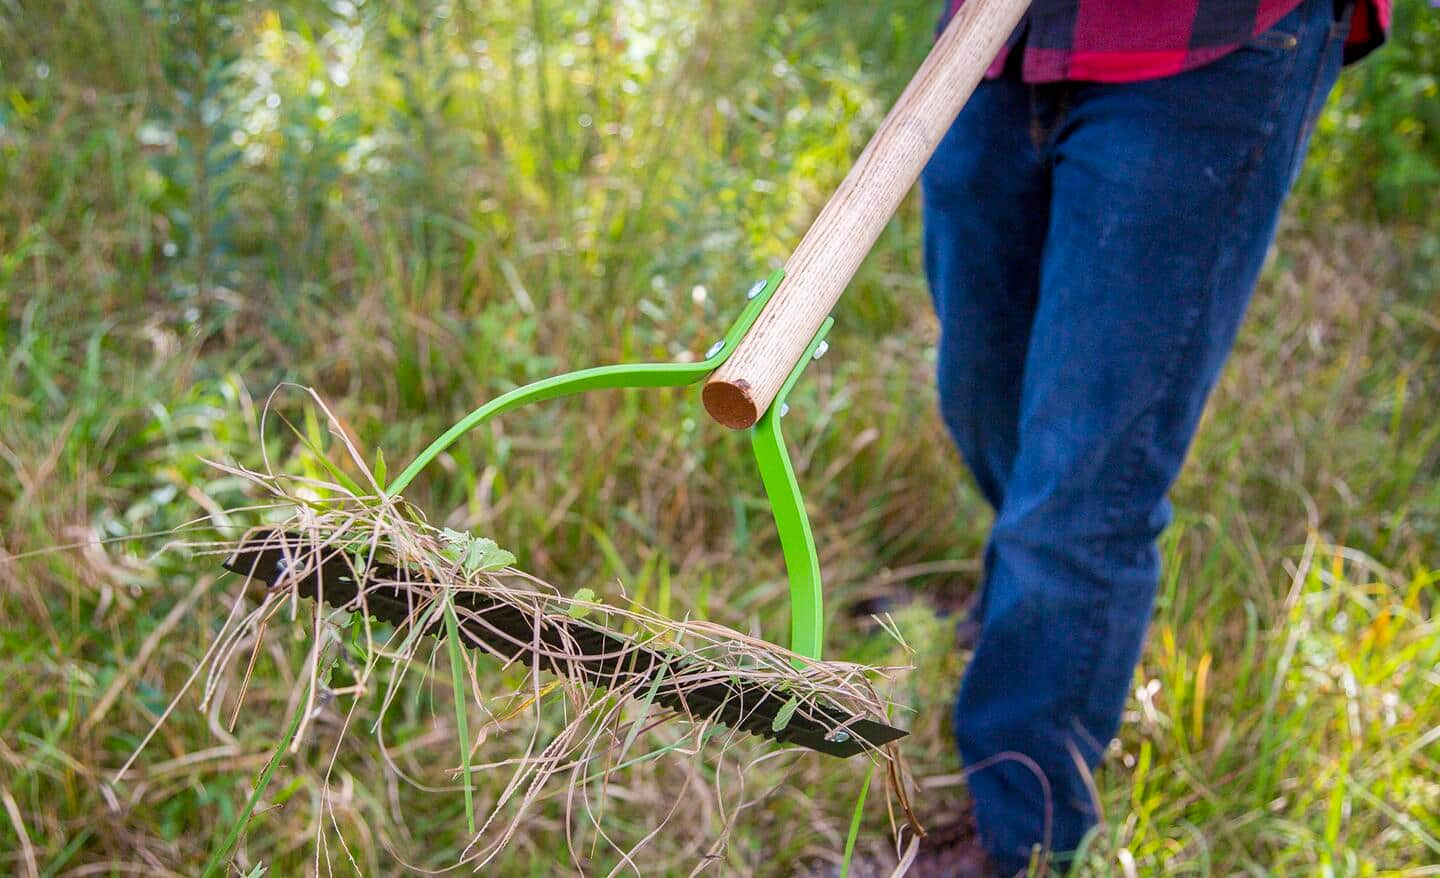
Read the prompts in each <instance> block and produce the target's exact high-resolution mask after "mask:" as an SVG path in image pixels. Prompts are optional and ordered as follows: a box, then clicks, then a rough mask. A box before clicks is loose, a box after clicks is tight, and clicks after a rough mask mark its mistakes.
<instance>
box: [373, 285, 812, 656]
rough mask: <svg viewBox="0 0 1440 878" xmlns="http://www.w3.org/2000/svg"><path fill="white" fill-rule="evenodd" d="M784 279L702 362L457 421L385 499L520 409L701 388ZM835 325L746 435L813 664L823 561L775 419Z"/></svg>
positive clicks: (528, 395)
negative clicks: (640, 391)
mask: <svg viewBox="0 0 1440 878" xmlns="http://www.w3.org/2000/svg"><path fill="white" fill-rule="evenodd" d="M784 276H785V274H784V272H783V271H780V270H777V271H775V272H774V273H772V274H771V275H770V276H769V277H768V278H766V279H765V284H764V286H763V287H762V288H761V289H760V290H759V291H758V292H756V293H755V294H754V295H753V296H751V298H750V300H749V301H748V302H747V303H746V304H745V308H744V309H743V310H742V311H741V312H740V316H739V317H737V318H736V320H735V322H734V323H733V324H732V325H731V326H730V330H729V331H728V332H726V333H725V337H724V339H723V340H722V341H721V342H719V343H718V344H717V345H716V347H714V348H712V349H711V351H710V353H709V355H708V356H706V357H705V358H704V359H703V360H699V361H697V362H694V363H632V364H628V365H627V364H620V365H615V366H598V367H596V368H593V369H582V370H580V371H578V372H567V373H565V374H563V375H556V376H554V377H551V378H546V379H543V380H541V381H536V382H534V383H531V384H526V385H524V386H522V387H517V388H515V389H514V390H511V391H509V392H508V393H505V394H502V395H501V396H498V397H496V398H495V399H492V400H490V401H489V402H487V403H485V404H484V405H482V406H480V407H479V408H477V409H475V410H474V411H472V412H471V413H470V414H468V415H466V416H465V417H464V418H461V419H460V420H459V421H458V422H457V423H456V424H455V426H453V427H451V428H450V429H449V430H446V431H445V432H444V434H442V435H441V436H440V438H438V439H436V440H435V441H434V442H432V443H430V445H429V446H428V447H427V448H426V449H425V450H424V451H422V452H420V453H419V454H418V455H416V457H415V459H414V460H412V461H411V462H410V465H409V466H407V467H405V469H404V470H403V471H402V472H401V473H400V475H398V476H396V477H395V478H394V479H393V480H392V481H391V482H390V483H389V484H388V485H385V486H384V490H385V493H386V495H387V496H391V497H394V496H397V495H398V494H400V492H402V491H404V490H405V488H406V487H408V486H409V484H410V483H411V482H412V481H413V480H414V479H415V477H416V476H417V475H419V474H420V472H421V470H423V469H425V467H426V466H428V465H429V464H430V463H431V462H432V461H434V460H435V458H436V457H438V456H439V455H440V453H441V452H443V451H444V450H445V449H446V448H449V447H450V446H451V445H453V444H454V443H455V441H456V440H458V439H459V438H460V437H461V436H463V435H465V434H466V433H467V432H469V431H470V430H472V429H474V428H475V427H477V426H479V425H480V424H483V423H485V422H486V421H488V420H489V419H491V418H493V417H496V416H498V415H501V414H504V413H505V412H508V411H511V410H512V409H516V408H519V407H520V406H522V405H527V404H529V403H533V402H540V401H542V400H547V399H556V398H558V397H561V396H569V395H571V394H576V393H584V392H585V391H588V390H607V389H613V388H621V387H685V386H687V385H690V384H698V383H699V382H701V381H703V380H704V379H705V378H706V376H708V375H709V374H710V373H711V372H713V371H715V370H716V369H718V368H719V367H720V365H721V364H722V363H724V362H725V360H726V358H728V357H729V356H730V354H731V353H732V352H733V351H734V350H735V346H736V345H738V344H739V343H740V339H742V338H744V337H745V333H746V332H748V331H749V330H750V327H751V326H753V325H754V323H755V320H756V318H757V317H759V316H760V312H761V310H763V309H764V307H765V303H766V302H768V301H770V297H771V296H772V295H774V293H775V289H776V288H777V287H778V286H779V285H780V280H781V278H783V277H784ZM832 323H833V320H831V319H830V318H828V317H827V318H826V320H825V323H824V324H823V325H822V326H821V327H820V331H819V332H817V333H816V334H815V337H814V339H812V340H811V342H810V345H809V347H807V348H806V350H805V356H804V357H802V358H801V359H800V362H799V363H797V364H796V366H795V368H794V369H793V370H792V371H791V373H790V376H789V377H788V378H787V379H786V380H785V383H784V384H783V385H782V386H781V388H780V392H779V393H778V394H776V396H775V401H774V402H772V403H771V404H770V408H769V409H768V410H766V412H765V414H764V415H763V416H762V417H761V418H760V421H759V422H758V423H757V424H756V425H755V426H754V428H753V429H752V431H751V448H752V449H753V450H754V454H755V462H756V464H757V465H758V466H759V469H760V480H761V482H762V483H763V484H764V486H765V494H766V496H767V497H768V498H769V500H770V508H771V511H772V512H773V513H774V515H775V529H776V531H777V532H778V533H779V535H780V549H781V552H782V553H783V554H784V557H785V570H786V574H787V576H788V578H789V580H790V649H791V651H792V652H795V653H798V654H799V655H801V656H804V657H806V658H811V659H819V658H820V651H821V646H822V644H823V642H824V632H825V629H824V624H825V623H824V612H823V602H822V600H821V594H820V560H819V556H818V554H817V553H816V551H815V537H814V534H813V533H812V532H811V530H810V518H809V516H807V515H806V513H805V501H804V498H802V497H801V495H800V485H799V483H798V482H797V481H796V480H795V469H794V467H793V466H791V464H790V455H789V454H788V453H787V452H786V450H785V440H784V437H783V436H782V435H781V433H780V417H781V415H782V413H783V411H784V409H785V407H786V406H785V397H786V396H787V395H788V394H789V393H790V390H791V388H793V387H794V386H795V383H796V382H797V381H799V380H800V375H801V373H803V372H804V371H805V366H806V365H808V364H809V362H810V361H811V360H812V359H814V357H815V352H816V350H817V349H819V347H820V344H821V342H822V341H824V338H825V334H826V333H827V332H829V331H830V326H831V324H832Z"/></svg>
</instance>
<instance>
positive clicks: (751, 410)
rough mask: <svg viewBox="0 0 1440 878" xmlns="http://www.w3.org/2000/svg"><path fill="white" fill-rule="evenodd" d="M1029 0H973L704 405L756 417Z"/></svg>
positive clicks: (747, 419)
mask: <svg viewBox="0 0 1440 878" xmlns="http://www.w3.org/2000/svg"><path fill="white" fill-rule="evenodd" d="M1029 5H1030V0H969V2H967V3H966V4H965V5H964V6H962V7H960V11H959V12H958V13H956V15H955V16H954V18H952V19H951V20H950V23H949V25H947V26H946V28H945V31H944V33H942V34H941V35H940V38H939V39H938V40H936V42H935V45H934V47H933V48H932V49H931V50H930V54H929V55H927V56H926V58H925V61H924V63H922V64H921V65H920V69H919V70H917V71H916V72H915V76H914V77H913V78H912V79H911V80H910V84H909V85H907V86H906V87H905V91H904V92H903V93H901V95H900V99H899V100H898V101H896V102H895V106H894V107H892V108H891V110H890V113H889V114H888V115H887V116H886V117H885V120H884V121H883V122H881V123H880V127H879V129H878V130H877V131H876V132H875V135H874V136H873V137H871V138H870V142H869V143H868V144H866V146H865V150H864V152H862V153H861V154H860V158H859V159H857V160H856V162H855V165H854V167H852V168H851V169H850V173H849V174H847V175H846V176H845V179H844V181H843V182H841V184H840V188H839V189H837V190H836V191H835V194H834V195H833V196H831V198H830V201H829V202H827V203H826V205H825V207H824V208H823V209H822V210H821V211H820V215H819V216H818V217H816V218H815V222H814V223H813V224H812V225H811V226H810V230H809V231H807V232H806V233H805V237H804V238H803V239H802V240H801V241H800V246H799V247H797V248H795V252H794V253H793V254H792V255H791V256H790V259H789V261H788V262H786V263H785V279H784V280H783V281H781V283H780V288H779V289H777V290H776V291H775V295H774V297H773V298H772V299H771V300H770V302H769V304H767V305H766V306H765V310H764V311H762V312H761V313H760V317H759V319H757V320H756V321H755V325H754V326H753V327H751V329H750V332H749V333H747V334H746V336H745V338H744V339H742V340H741V341H740V344H739V346H738V347H736V349H735V352H734V353H733V354H731V355H730V358H729V359H728V360H726V362H725V364H724V365H723V366H721V367H720V368H719V369H717V370H716V371H715V374H714V375H711V376H710V379H709V380H708V381H707V382H706V384H705V389H704V392H703V393H702V396H701V398H702V400H703V402H704V404H705V410H706V411H708V412H709V413H710V416H711V417H713V418H714V419H715V420H716V421H719V422H720V423H721V424H724V425H725V426H727V427H733V428H736V429H744V428H746V427H749V426H752V425H753V424H754V423H755V422H756V421H757V420H759V419H760V415H761V414H762V413H764V411H765V409H766V408H768V407H769V405H770V402H771V401H772V400H773V399H774V398H775V394H776V393H777V392H778V391H779V389H780V385H781V384H782V383H783V382H784V381H785V378H786V376H788V375H789V374H790V370H791V369H792V368H793V367H794V366H795V363H796V361H798V360H799V358H800V357H801V356H802V355H803V354H804V352H805V347H806V345H807V344H809V342H810V339H811V338H813V337H814V335H815V332H816V331H817V330H818V329H819V328H820V323H821V322H822V321H824V319H825V317H826V315H828V314H829V313H830V311H831V309H833V308H834V307H835V303H836V302H837V301H839V300H840V294H841V293H843V292H844V291H845V287H846V286H848V285H849V283H850V280H851V278H853V277H854V276H855V272H856V271H857V270H858V269H859V268H860V263H861V262H863V261H864V260H865V257H866V255H868V254H869V252H870V248H871V247H872V246H873V245H874V244H875V239H876V238H878V237H879V236H880V232H881V230H883V229H884V228H885V224H886V223H888V222H889V221H890V218H891V217H892V216H894V215H895V211H896V209H897V208H899V206H900V202H901V201H902V200H904V198H905V193H906V192H908V191H910V187H911V186H913V185H914V184H915V180H916V178H918V177H919V176H920V171H921V169H922V168H924V167H925V162H926V161H928V160H929V158H930V154H931V153H932V152H934V151H935V147H936V146H937V145H939V143H940V139H941V138H942V137H944V136H945V132H946V131H947V130H949V128H950V125H951V123H953V122H954V121H955V117H956V116H958V115H959V114H960V108H961V107H963V106H964V105H965V101H966V100H968V99H969V97H970V94H971V92H973V91H974V90H975V86H976V85H977V84H978V83H979V81H980V78H981V76H983V75H984V73H985V68H987V67H988V66H989V65H990V62H991V61H992V60H993V59H994V57H995V55H996V53H997V52H999V51H1000V47H1001V45H1003V44H1004V42H1005V38H1006V37H1008V36H1009V35H1010V32H1011V31H1012V30H1014V29H1015V25H1016V24H1017V23H1018V22H1019V21H1020V16H1021V15H1023V14H1024V12H1025V9H1026V8H1027V7H1028V6H1029Z"/></svg>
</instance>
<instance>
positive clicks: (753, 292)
mask: <svg viewBox="0 0 1440 878" xmlns="http://www.w3.org/2000/svg"><path fill="white" fill-rule="evenodd" d="M763 289H765V280H764V279H763V278H762V279H760V280H757V281H755V283H753V284H751V286H750V291H749V292H747V293H746V294H745V298H747V299H753V298H755V297H756V296H758V295H760V291H761V290H763Z"/></svg>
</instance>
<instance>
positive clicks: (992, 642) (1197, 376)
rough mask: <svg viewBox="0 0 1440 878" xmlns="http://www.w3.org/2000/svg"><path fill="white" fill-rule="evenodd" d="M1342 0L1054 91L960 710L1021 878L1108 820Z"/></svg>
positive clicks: (958, 723)
mask: <svg viewBox="0 0 1440 878" xmlns="http://www.w3.org/2000/svg"><path fill="white" fill-rule="evenodd" d="M1331 4H1332V0H1305V2H1304V3H1302V5H1301V7H1300V8H1299V9H1298V10H1297V11H1296V12H1295V13H1294V14H1292V15H1291V16H1289V17H1287V18H1286V19H1284V20H1282V22H1281V23H1280V24H1279V25H1278V26H1277V27H1278V29H1279V33H1278V34H1277V33H1275V32H1272V34H1271V35H1270V36H1269V37H1266V38H1263V39H1260V40H1257V42H1256V43H1255V44H1253V45H1252V46H1250V47H1247V48H1245V49H1242V50H1240V51H1238V52H1236V53H1235V54H1234V55H1231V56H1229V57H1226V58H1224V59H1221V60H1219V61H1217V62H1215V63H1214V64H1211V65H1209V66H1206V67H1203V68H1201V69H1198V70H1195V71H1191V72H1189V73H1186V74H1182V75H1179V76H1175V77H1171V78H1168V79H1163V80H1155V81H1151V82H1145V83H1135V84H1126V85H1089V84H1086V85H1075V86H1070V87H1064V88H1060V89H1055V90H1053V91H1052V92H1049V94H1053V95H1064V96H1066V105H1065V106H1063V107H1059V108H1056V109H1055V116H1056V119H1057V125H1056V127H1055V129H1054V134H1053V138H1052V141H1051V143H1050V147H1049V152H1048V154H1047V157H1048V158H1049V159H1050V161H1051V163H1052V164H1051V167H1052V169H1053V170H1052V173H1051V186H1052V192H1053V194H1052V197H1051V205H1050V219H1049V228H1048V232H1047V236H1046V240H1045V248H1044V250H1045V252H1044V260H1043V265H1042V268H1041V277H1040V294H1039V302H1038V307H1037V310H1036V313H1035V319H1034V323H1033V325H1032V328H1031V333H1030V340H1029V349H1028V354H1027V359H1026V362H1025V366H1024V378H1023V390H1022V401H1021V408H1020V413H1019V433H1018V435H1019V437H1020V439H1019V449H1018V453H1017V455H1016V457H1015V461H1014V465H1013V467H1012V469H1011V473H1010V478H1009V482H1008V485H1007V488H1006V493H1005V500H1004V505H1003V506H1002V508H1001V510H1000V514H999V516H998V518H997V520H996V524H995V526H994V529H993V532H992V534H991V543H992V547H993V548H992V552H991V555H992V562H993V563H992V567H991V569H990V570H989V572H988V578H987V581H986V589H987V592H986V600H985V605H984V608H983V613H982V617H981V630H980V637H979V640H978V643H977V646H976V651H975V655H974V659H973V660H972V662H971V663H970V666H969V667H968V669H967V670H966V673H965V680H964V683H963V685H962V687H961V692H960V697H959V699H958V702H957V706H956V715H955V728H956V736H957V739H958V743H959V746H960V750H961V754H962V757H963V758H964V760H965V763H966V764H967V766H969V767H970V768H971V769H972V774H971V776H970V786H971V791H972V794H973V796H974V799H975V803H976V816H977V819H978V822H979V826H980V830H981V835H982V838H983V840H984V842H985V844H986V846H987V848H988V849H989V850H990V851H991V852H992V854H993V855H994V856H995V857H996V858H997V860H998V861H999V862H1000V864H1001V865H1002V866H1003V867H1005V868H1007V869H1012V870H1013V869H1019V868H1021V867H1022V866H1023V864H1024V861H1025V855H1026V852H1027V851H1028V850H1029V849H1030V848H1031V846H1032V845H1036V844H1044V843H1045V842H1046V841H1047V840H1048V842H1049V843H1050V845H1051V846H1052V848H1053V850H1056V851H1062V852H1063V851H1068V850H1072V849H1073V848H1074V847H1075V846H1076V845H1077V844H1078V842H1079V841H1080V840H1081V837H1082V836H1083V834H1084V833H1085V832H1086V831H1087V829H1088V828H1089V827H1090V826H1091V825H1093V823H1094V821H1095V819H1096V811H1095V807H1094V805H1093V804H1092V801H1091V795H1090V792H1089V788H1088V783H1087V777H1086V774H1087V772H1088V769H1089V768H1092V767H1094V766H1095V765H1096V764H1097V763H1098V762H1099V760H1100V757H1101V755H1102V753H1103V751H1104V748H1105V747H1106V745H1107V743H1108V741H1109V740H1110V739H1111V737H1112V736H1113V735H1114V734H1115V732H1116V730H1117V728H1118V725H1119V719H1120V714H1121V710H1122V708H1123V705H1124V702H1125V698H1126V695H1127V693H1128V691H1129V688H1130V685H1129V684H1130V681H1131V676H1132V674H1133V671H1134V666H1135V663H1136V661H1137V659H1138V656H1139V653H1140V648H1141V644H1142V641H1143V638H1144V632H1145V629H1146V627H1147V625H1148V621H1149V615H1150V610H1151V604H1152V600H1153V597H1154V593H1155V588H1156V584H1157V580H1158V572H1159V559H1158V552H1157V550H1156V547H1155V539H1156V537H1157V536H1158V534H1159V533H1160V531H1161V530H1162V529H1163V528H1164V527H1165V525H1166V524H1167V522H1168V521H1169V507H1168V505H1167V504H1166V500H1165V495H1166V492H1167V490H1168V489H1169V487H1170V484H1171V482H1172V481H1173V480H1174V478H1175V476H1176V474H1177V472H1178V471H1179V468H1180V465H1181V463H1182V461H1183V458H1184V455H1185V452H1186V449H1187V447H1188V444H1189V442H1190V439H1191V436H1192V434H1193V432H1194V430H1195V428H1196V425H1197V423H1198V421H1199V418H1200V414H1201V410H1202V408H1203V406H1204V402H1205V399H1206V396H1207V395H1208V393H1209V391H1210V389H1211V388H1212V386H1213V385H1214V383H1215V379H1216V376H1217V375H1218V373H1219V370H1220V367H1221V365H1222V363H1223V361H1224V359H1225V356H1226V355H1227V353H1228V351H1229V349H1230V346H1231V342H1232V341H1233V339H1234V336H1235V332H1236V329H1237V327H1238V326H1239V323H1240V320H1241V317H1242V315H1243V313H1244V310H1245V307H1246V303H1247V301H1248V299H1249V296H1250V293H1251V290H1252V289H1253V287H1254V284H1255V281H1256V279H1257V277H1258V275H1259V272H1260V268H1261V265H1262V263H1263V261H1264V258H1265V253H1266V250H1267V249H1268V247H1269V244H1270V242H1271V239H1272V237H1273V235H1274V230H1275V225H1276V220H1277V217H1278V215H1279V209H1280V205H1281V202H1282V201H1283V199H1284V195H1285V193H1286V191H1287V189H1288V187H1289V185H1290V183H1291V181H1292V179H1293V176H1294V170H1295V167H1296V165H1297V163H1298V161H1299V156H1300V154H1301V152H1302V150H1303V140H1304V136H1305V133H1306V131H1307V130H1308V125H1309V121H1310V120H1311V119H1312V118H1313V114H1314V113H1315V112H1316V111H1317V110H1318V108H1319V105H1320V104H1321V103H1322V102H1323V98H1324V95H1325V94H1326V93H1328V91H1329V89H1330V87H1331V85H1332V84H1333V82H1334V79H1335V75H1336V73H1337V72H1338V67H1339V60H1340V57H1339V56H1340V43H1341V39H1342V38H1341V37H1340V36H1339V35H1338V29H1334V28H1332V27H1331V19H1332V14H1331V11H1332V10H1331ZM1288 36H1293V37H1294V39H1293V40H1290V39H1288V38H1287V37H1288ZM1012 757H1013V758H1012ZM1036 770H1038V771H1039V772H1040V773H1042V774H1043V776H1044V783H1042V782H1041V781H1040V780H1039V779H1038V778H1037V777H1036Z"/></svg>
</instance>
